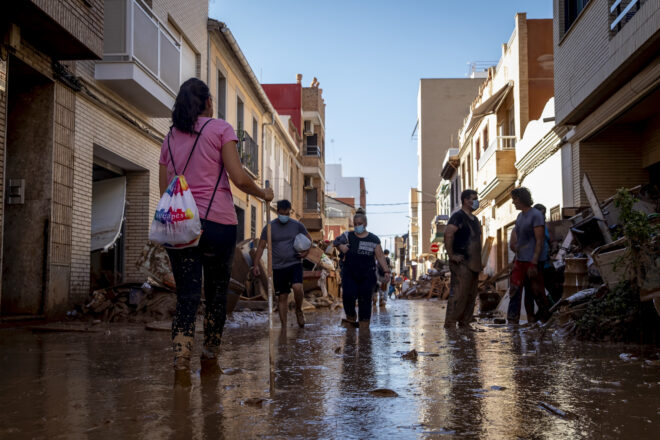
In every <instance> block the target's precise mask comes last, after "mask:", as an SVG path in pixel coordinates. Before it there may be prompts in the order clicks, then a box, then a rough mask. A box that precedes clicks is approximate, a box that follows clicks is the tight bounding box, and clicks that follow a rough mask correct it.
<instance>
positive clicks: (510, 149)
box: [476, 136, 517, 199]
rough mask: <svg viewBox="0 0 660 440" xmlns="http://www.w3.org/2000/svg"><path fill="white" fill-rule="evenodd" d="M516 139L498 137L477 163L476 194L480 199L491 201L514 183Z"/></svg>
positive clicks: (512, 137) (515, 174) (515, 173)
mask: <svg viewBox="0 0 660 440" xmlns="http://www.w3.org/2000/svg"><path fill="white" fill-rule="evenodd" d="M515 145H516V138H515V136H498V137H497V138H496V139H495V140H494V141H493V142H492V143H491V144H490V145H489V146H488V149H487V150H486V151H485V152H484V154H483V156H481V158H480V159H479V161H478V164H477V165H478V171H477V179H476V182H477V188H476V189H477V192H478V193H479V198H481V199H493V198H495V197H497V196H498V195H500V194H501V193H502V192H503V191H504V190H505V189H506V188H508V187H509V186H510V185H512V184H513V183H514V182H515V181H516V176H517V171H516V167H515V162H516V150H515Z"/></svg>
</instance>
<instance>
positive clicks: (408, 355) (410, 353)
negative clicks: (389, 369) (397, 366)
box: [401, 348, 418, 361]
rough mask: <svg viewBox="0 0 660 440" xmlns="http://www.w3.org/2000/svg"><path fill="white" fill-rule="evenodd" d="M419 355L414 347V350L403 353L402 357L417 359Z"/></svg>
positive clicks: (408, 359)
mask: <svg viewBox="0 0 660 440" xmlns="http://www.w3.org/2000/svg"><path fill="white" fill-rule="evenodd" d="M417 356H418V353H417V350H415V349H414V348H413V349H412V350H410V351H408V352H406V353H404V354H402V355H401V359H405V360H407V361H416V360H417Z"/></svg>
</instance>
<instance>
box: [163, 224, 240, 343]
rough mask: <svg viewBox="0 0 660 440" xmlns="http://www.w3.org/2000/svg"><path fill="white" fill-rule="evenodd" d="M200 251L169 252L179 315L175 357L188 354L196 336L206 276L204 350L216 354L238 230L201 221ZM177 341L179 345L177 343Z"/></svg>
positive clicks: (174, 332) (175, 322) (174, 329)
mask: <svg viewBox="0 0 660 440" xmlns="http://www.w3.org/2000/svg"><path fill="white" fill-rule="evenodd" d="M202 230H203V233H202V237H201V239H200V240H199V245H198V246H197V247H191V248H185V249H168V250H167V253H168V255H169V257H170V263H171V264H172V271H173V273H174V280H175V281H176V296H177V302H176V314H175V315H174V320H173V321H172V340H173V341H174V351H175V354H179V353H182V354H184V355H185V354H188V355H189V352H190V350H192V341H193V339H194V336H195V319H196V317H197V309H198V307H199V302H200V299H201V296H202V274H203V275H204V297H205V299H206V302H205V305H206V314H205V316H204V346H205V347H207V348H209V349H211V350H217V348H218V347H219V346H220V340H221V338H222V330H223V328H224V326H225V320H226V318H227V288H228V286H229V279H230V277H231V265H232V259H233V256H234V248H235V247H236V226H235V225H222V224H219V223H215V222H211V221H207V220H202ZM177 341H178V342H177Z"/></svg>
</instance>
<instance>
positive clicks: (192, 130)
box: [159, 78, 273, 384]
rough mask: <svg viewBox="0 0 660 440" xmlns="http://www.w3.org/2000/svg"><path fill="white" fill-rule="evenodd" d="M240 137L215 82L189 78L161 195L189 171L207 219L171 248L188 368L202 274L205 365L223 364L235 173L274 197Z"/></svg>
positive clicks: (168, 143) (180, 341)
mask: <svg viewBox="0 0 660 440" xmlns="http://www.w3.org/2000/svg"><path fill="white" fill-rule="evenodd" d="M237 140H238V138H237V137H236V134H235V133H234V129H233V128H232V127H231V125H229V124H228V123H227V122H226V121H224V120H222V119H214V118H213V104H212V102H211V93H210V92H209V88H208V86H207V85H206V84H205V83H204V82H203V81H201V80H199V79H197V78H191V79H189V80H187V81H185V82H184V83H183V84H181V88H180V89H179V93H178V95H177V97H176V101H175V103H174V110H173V111H172V127H171V128H170V131H169V133H168V134H167V136H166V137H165V139H164V141H163V145H162V147H161V154H160V160H159V164H160V169H159V186H160V192H161V194H163V193H165V191H166V190H167V186H168V184H169V182H170V181H171V180H172V178H173V177H174V175H176V174H177V173H181V174H184V175H185V177H186V180H187V182H188V185H189V186H190V189H191V191H192V193H193V197H194V198H195V203H196V204H197V208H198V210H199V213H200V217H201V219H202V220H201V222H202V236H201V238H200V240H199V244H198V246H196V247H189V248H184V249H167V254H168V256H169V259H170V263H171V264H172V272H173V274H174V280H175V281H176V296H177V302H176V312H175V315H174V320H173V321H172V346H173V349H174V368H175V370H177V371H178V372H181V373H183V372H185V371H187V370H189V369H190V361H191V355H192V348H193V341H194V336H195V319H196V317H197V308H198V306H199V303H200V300H201V295H202V274H203V275H204V276H203V279H204V296H205V306H206V307H205V310H206V314H205V316H204V347H203V350H202V358H201V361H202V370H203V371H204V370H205V369H212V370H217V369H219V366H218V365H217V356H218V354H219V351H220V342H221V338H222V331H223V328H224V325H225V319H226V307H227V287H228V286H229V278H230V275H231V264H232V258H233V254H234V248H235V246H236V224H237V223H238V222H237V218H236V211H235V210H234V201H233V197H232V193H231V188H230V185H229V180H231V181H232V182H233V183H234V184H235V185H236V186H237V187H238V188H240V189H241V190H242V191H244V192H246V193H248V194H250V195H253V196H255V197H259V198H261V199H263V200H265V201H270V200H272V199H273V191H272V190H271V189H268V188H260V187H258V186H257V185H256V184H255V183H254V180H252V178H251V177H250V176H249V175H248V174H247V173H246V172H245V171H244V170H243V166H242V164H241V161H240V159H239V156H238V149H237V147H236V142H237ZM177 380H181V381H185V377H184V375H183V374H178V375H177ZM187 381H188V382H189V381H190V375H189V374H188V375H187ZM182 384H185V382H183V383H182Z"/></svg>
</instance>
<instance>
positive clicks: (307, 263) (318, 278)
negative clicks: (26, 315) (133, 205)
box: [67, 239, 341, 323]
mask: <svg viewBox="0 0 660 440" xmlns="http://www.w3.org/2000/svg"><path fill="white" fill-rule="evenodd" d="M257 243H258V240H256V239H250V240H245V241H242V242H240V243H239V244H238V245H237V246H236V251H235V252H234V260H233V265H232V274H231V279H230V283H229V288H228V292H227V313H228V316H229V317H230V319H231V314H232V313H233V312H234V311H236V312H246V311H250V312H257V311H261V312H263V311H267V310H268V276H267V274H266V269H265V268H266V266H267V256H266V253H265V252H264V255H263V257H262V260H261V261H258V262H257V264H260V268H261V275H260V276H259V277H255V276H254V274H253V272H252V270H251V269H252V267H253V257H254V254H255V252H256V247H257ZM328 250H329V251H330V252H331V254H330V255H327V254H326V253H325V252H323V251H322V250H321V248H319V247H318V246H313V247H312V248H311V250H310V253H309V255H308V256H307V258H306V259H305V260H304V264H303V266H304V268H305V270H304V272H303V288H304V291H305V301H304V303H303V309H304V310H306V311H310V310H315V309H317V308H328V307H332V308H333V310H334V309H336V308H338V307H340V288H339V286H340V284H341V280H340V278H339V272H338V271H337V270H336V266H337V265H336V255H335V256H334V257H333V254H332V252H333V250H332V249H331V248H329V249H328ZM137 267H138V269H139V271H140V272H141V273H143V274H144V276H145V278H146V281H145V282H143V283H125V284H120V285H116V286H111V287H107V288H103V289H98V290H95V291H94V292H93V293H92V294H91V296H90V299H89V301H88V302H87V303H85V304H83V305H81V306H78V307H77V308H76V309H74V310H71V311H69V312H68V313H67V317H68V318H69V319H78V320H93V321H103V322H132V323H146V322H151V321H167V320H170V319H172V317H173V316H174V312H175V308H176V294H175V290H176V285H175V282H174V276H173V274H172V269H171V267H170V262H169V258H168V256H167V252H166V251H165V249H164V248H163V247H161V246H159V245H157V244H155V243H152V242H149V243H147V244H146V245H145V247H144V249H143V251H142V254H141V256H140V258H139V259H138V261H137ZM290 301H291V304H290V306H293V295H291V296H290ZM276 305H277V301H275V306H276ZM203 313H204V302H203V301H202V305H201V307H200V309H199V311H198V314H200V315H201V314H203Z"/></svg>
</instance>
